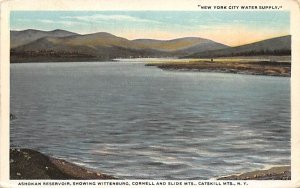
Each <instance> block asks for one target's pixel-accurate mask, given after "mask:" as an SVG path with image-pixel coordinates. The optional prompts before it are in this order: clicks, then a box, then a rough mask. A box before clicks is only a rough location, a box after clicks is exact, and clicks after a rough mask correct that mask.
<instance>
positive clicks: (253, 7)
mask: <svg viewBox="0 0 300 188" xmlns="http://www.w3.org/2000/svg"><path fill="white" fill-rule="evenodd" d="M198 7H199V8H200V9H201V10H280V9H282V8H283V7H282V6H227V5H226V6H225V5H224V6H222V5H221V6H207V5H198Z"/></svg>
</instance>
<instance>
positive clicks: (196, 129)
mask: <svg viewBox="0 0 300 188" xmlns="http://www.w3.org/2000/svg"><path fill="white" fill-rule="evenodd" d="M10 92H11V112H12V113H13V114H15V115H16V116H17V118H18V119H16V120H14V121H12V122H11V126H10V131H11V133H10V140H11V145H16V146H20V147H26V148H33V149H37V150H39V151H41V152H44V153H46V154H48V155H52V156H55V157H60V158H63V159H66V160H69V161H71V162H74V163H77V164H81V165H83V166H86V167H89V168H93V169H96V170H99V171H101V172H104V173H107V174H111V175H115V176H118V177H120V178H125V179H209V178H212V177H216V176H222V175H228V174H232V173H238V172H244V171H248V170H253V169H261V168H264V167H265V166H266V165H287V164H290V78H282V77H269V76H253V75H238V74H222V73H197V72H171V71H163V70H160V69H158V68H156V67H145V66H144V64H143V63H138V62H137V61H135V62H130V61H126V62H122V61H121V62H99V63H86V62H83V63H47V64H46V63H34V64H31V63H28V64H12V65H11V91H10Z"/></svg>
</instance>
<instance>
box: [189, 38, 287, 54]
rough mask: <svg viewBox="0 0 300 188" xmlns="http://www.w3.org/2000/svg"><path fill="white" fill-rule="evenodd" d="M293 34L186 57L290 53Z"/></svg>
mask: <svg viewBox="0 0 300 188" xmlns="http://www.w3.org/2000/svg"><path fill="white" fill-rule="evenodd" d="M290 54H291V35H287V36H282V37H276V38H271V39H267V40H263V41H259V42H255V43H251V44H245V45H242V46H237V47H228V48H224V49H219V50H209V51H203V52H197V53H194V54H192V55H189V56H185V58H207V57H228V56H251V55H290Z"/></svg>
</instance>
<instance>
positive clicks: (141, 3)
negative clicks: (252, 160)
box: [0, 0, 300, 188]
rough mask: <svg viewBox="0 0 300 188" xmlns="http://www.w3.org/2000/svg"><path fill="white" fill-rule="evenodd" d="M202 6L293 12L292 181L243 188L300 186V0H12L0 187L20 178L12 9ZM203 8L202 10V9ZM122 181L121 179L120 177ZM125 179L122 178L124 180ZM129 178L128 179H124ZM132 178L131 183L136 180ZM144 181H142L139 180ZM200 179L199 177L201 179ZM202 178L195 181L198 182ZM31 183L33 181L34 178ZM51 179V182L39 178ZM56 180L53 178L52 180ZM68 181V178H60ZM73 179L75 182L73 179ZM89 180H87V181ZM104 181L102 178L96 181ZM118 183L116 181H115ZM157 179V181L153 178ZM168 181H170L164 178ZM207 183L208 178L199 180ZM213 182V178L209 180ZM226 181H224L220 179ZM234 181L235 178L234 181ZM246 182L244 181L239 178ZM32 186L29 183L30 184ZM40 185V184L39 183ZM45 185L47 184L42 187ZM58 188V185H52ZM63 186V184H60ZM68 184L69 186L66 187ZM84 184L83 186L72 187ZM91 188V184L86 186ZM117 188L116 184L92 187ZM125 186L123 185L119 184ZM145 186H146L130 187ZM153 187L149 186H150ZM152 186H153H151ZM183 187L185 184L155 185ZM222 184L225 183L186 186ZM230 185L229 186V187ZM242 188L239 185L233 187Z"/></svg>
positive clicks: (0, 34)
mask: <svg viewBox="0 0 300 188" xmlns="http://www.w3.org/2000/svg"><path fill="white" fill-rule="evenodd" d="M198 4H201V5H229V4H230V5H254V6H255V5H266V6H267V5H273V6H275V5H277V6H283V8H282V10H289V11H290V12H291V34H292V77H291V87H292V89H291V99H292V100H291V101H292V114H291V116H292V117H291V118H292V119H291V123H292V128H291V131H292V133H291V141H292V156H291V159H292V161H291V165H292V180H291V181H286V180H285V181H270V180H268V181H263V180H260V181H246V182H247V184H248V185H247V186H241V187H272V188H274V187H282V188H288V187H300V170H299V169H300V127H299V122H300V96H299V92H300V83H299V82H300V34H299V32H300V12H299V10H300V3H299V2H298V1H297V0H272V1H271V0H268V1H265V2H261V1H259V0H251V1H246V0H11V1H2V2H1V5H0V21H1V22H0V42H1V44H0V63H1V64H0V87H1V88H0V106H1V107H0V122H1V126H0V153H1V155H0V157H1V160H0V187H28V186H17V184H18V183H19V182H20V181H16V180H14V181H10V180H9V173H8V172H9V41H10V40H9V13H10V11H11V10H191V11H199V8H198ZM202 11H203V10H202ZM210 11H211V10H210ZM118 181H120V180H118ZM121 181H122V180H121ZM124 181H127V180H124ZM134 181H135V180H130V181H128V182H134ZM137 181H139V182H142V181H141V180H137ZM199 181H200V180H199ZM199 181H195V182H196V183H198V182H199ZM31 182H32V181H31ZM36 182H49V181H36ZM51 182H53V181H51ZM57 182H66V181H57ZM70 182H74V181H70ZM86 182H88V181H86ZM95 182H101V181H95ZM114 182H117V181H114ZM154 182H157V181H154ZM162 182H168V181H162ZM200 182H205V181H200ZM206 182H214V181H206ZM217 182H225V181H217ZM231 182H235V181H231ZM240 182H245V181H240ZM29 187H30V186H29ZM36 187H39V186H36ZM43 187H46V186H43ZM49 187H56V186H49ZM58 187H61V186H58ZM64 187H67V186H64ZM72 187H82V186H72ZM85 187H88V186H85ZM93 187H114V186H93ZM118 187H123V186H118ZM131 187H145V186H131ZM149 187H150V186H149ZM152 187H153V186H152ZM154 187H183V186H154ZM184 187H222V186H217V185H216V186H184ZM226 187H230V186H226ZM234 187H239V186H234Z"/></svg>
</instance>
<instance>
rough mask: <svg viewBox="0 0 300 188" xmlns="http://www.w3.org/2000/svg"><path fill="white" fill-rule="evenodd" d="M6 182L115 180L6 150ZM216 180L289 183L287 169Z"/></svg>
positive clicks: (26, 152)
mask: <svg viewBox="0 0 300 188" xmlns="http://www.w3.org/2000/svg"><path fill="white" fill-rule="evenodd" d="M10 179H11V180H20V179H26V180H33V179H52V180H71V179H74V180H76V179H77V180H79V179H80V180H91V179H94V180H104V179H106V180H107V179H118V178H117V177H114V176H113V175H107V174H103V173H101V172H96V171H94V170H91V169H88V168H85V167H81V166H79V165H76V164H73V163H70V162H68V161H66V160H63V159H57V158H53V157H49V156H47V155H44V154H42V153H40V152H38V151H35V150H32V149H23V148H11V149H10ZM215 179H217V180H290V179H291V169H290V166H279V167H273V168H270V169H267V170H257V171H252V172H247V173H243V174H240V175H229V176H225V177H219V178H215Z"/></svg>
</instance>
